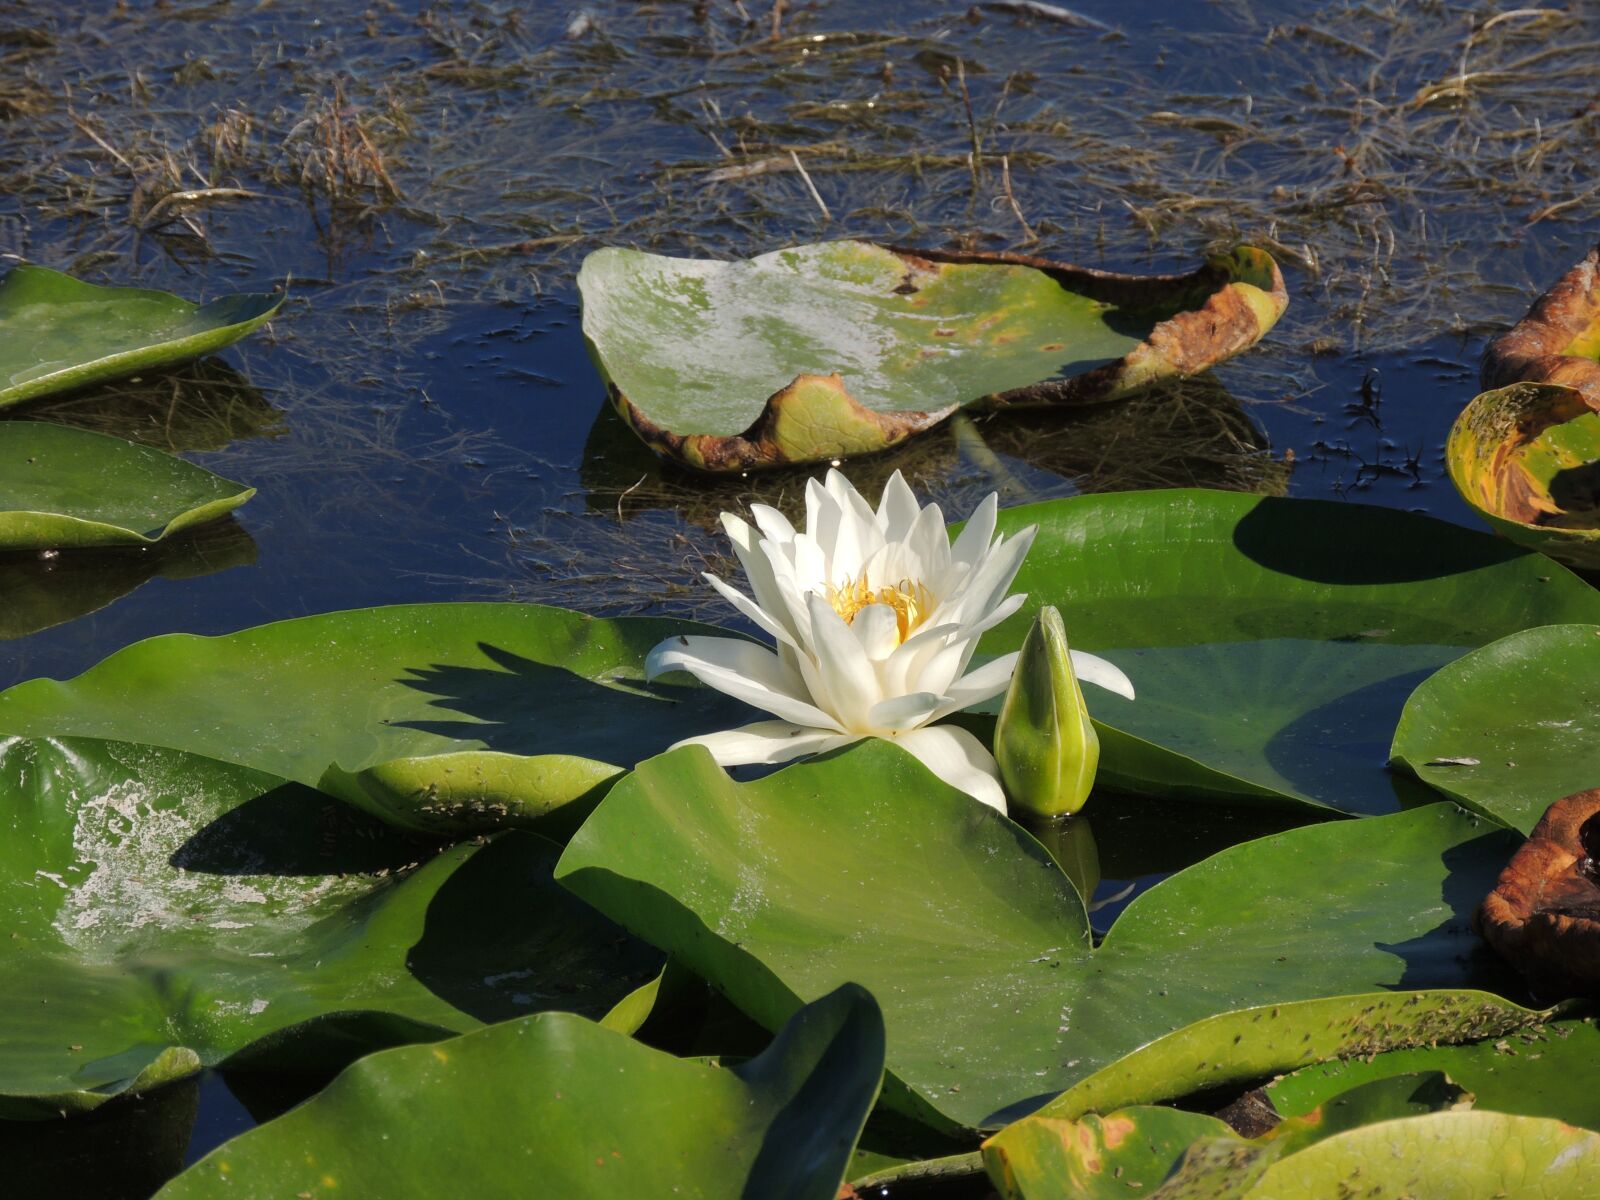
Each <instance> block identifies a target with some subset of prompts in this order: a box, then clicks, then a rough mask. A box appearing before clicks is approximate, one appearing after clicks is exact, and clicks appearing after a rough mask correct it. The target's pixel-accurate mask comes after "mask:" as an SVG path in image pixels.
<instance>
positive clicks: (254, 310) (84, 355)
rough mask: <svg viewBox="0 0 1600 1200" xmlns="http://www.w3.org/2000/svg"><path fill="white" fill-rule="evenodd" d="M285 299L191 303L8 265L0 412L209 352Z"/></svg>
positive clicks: (2, 294)
mask: <svg viewBox="0 0 1600 1200" xmlns="http://www.w3.org/2000/svg"><path fill="white" fill-rule="evenodd" d="M283 296H284V294H283V293H282V292H242V293H238V294H235V295H228V296H219V297H217V298H216V299H215V300H211V301H209V302H207V303H205V304H194V303H191V302H190V301H188V300H185V299H183V298H182V297H181V296H174V295H173V294H172V293H171V292H160V291H155V290H153V289H150V288H130V287H101V286H99V285H97V284H92V283H85V282H84V281H83V280H81V279H74V278H73V277H72V276H71V275H65V274H63V273H62V272H60V271H52V270H50V269H49V268H48V267H36V266H32V265H28V264H23V265H21V266H16V267H12V268H11V270H10V271H8V272H7V273H6V275H5V277H4V278H3V279H0V408H4V407H7V406H8V405H12V404H20V403H22V402H23V401H25V400H33V399H36V398H37V397H40V396H48V395H53V394H55V393H57V392H65V391H69V390H71V389H73V388H79V387H83V386H84V385H86V384H91V383H99V382H101V381H102V380H106V379H116V378H118V377H120V376H123V375H132V374H135V373H137V372H139V371H146V370H154V369H156V368H160V367H167V366H171V365H173V364H175V363H180V362H185V361H187V360H189V359H191V358H199V357H200V356H201V355H204V354H210V353H212V352H214V351H216V350H220V349H222V347H224V346H228V345H231V344H232V343H234V342H236V341H238V340H239V339H240V338H242V337H244V336H245V335H246V334H248V333H250V332H252V331H253V330H255V329H257V328H259V327H260V326H261V325H263V324H265V323H266V322H267V321H269V320H271V319H272V317H273V315H274V314H275V313H276V312H277V311H278V308H279V306H280V305H281V304H282V303H283Z"/></svg>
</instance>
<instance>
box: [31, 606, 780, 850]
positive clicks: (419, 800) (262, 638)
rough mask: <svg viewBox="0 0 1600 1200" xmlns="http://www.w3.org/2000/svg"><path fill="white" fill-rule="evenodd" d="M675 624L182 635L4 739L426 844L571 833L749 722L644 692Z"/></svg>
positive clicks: (456, 610) (477, 611) (384, 622)
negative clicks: (326, 797) (471, 835)
mask: <svg viewBox="0 0 1600 1200" xmlns="http://www.w3.org/2000/svg"><path fill="white" fill-rule="evenodd" d="M685 632H707V630H706V629H705V628H704V627H701V626H693V625H687V624H685V623H683V622H678V621H664V620H653V619H646V618H637V619H626V618H625V619H621V620H609V621H608V620H600V619H597V618H593V617H589V616H585V615H584V614H581V613H574V612H568V611H566V610H564V609H557V608H545V607H542V606H539V605H532V604H419V605H402V606H397V607H393V608H374V609H357V610H354V611H350V612H340V613H328V614H325V615H322V616H316V617H304V618H300V619H298V620H292V621H282V622H278V623H276V624H272V625H263V626H259V627H257V628H255V629H247V630H244V631H243V632H241V633H236V634H230V635H228V636H226V637H215V638H213V637H195V636H192V635H189V634H173V635H168V636H164V637H157V638H152V639H150V640H149V641H145V642H140V643H138V644H136V645H133V646H130V647H128V648H127V649H125V650H121V651H119V652H118V653H116V654H113V655H112V656H111V657H110V658H108V659H106V660H105V661H104V662H102V663H100V664H98V665H97V666H95V667H93V668H91V669H90V670H88V671H86V672H85V673H84V674H82V675H80V676H79V677H78V678H77V679H74V680H71V681H69V682H65V683H60V682H57V681H55V680H46V679H39V680H30V681H29V682H27V683H22V684H19V685H17V686H16V687H14V688H11V689H10V690H9V691H7V692H4V693H0V733H12V734H40V735H46V734H57V733H60V734H81V735H85V736H89V737H103V738H114V739H119V740H123V741H132V742H144V743H149V744H151V745H159V746H172V747H175V748H177V749H180V750H189V751H193V752H194V753H197V754H204V755H208V756H210V757H212V758H218V759H221V760H223V761H225V762H234V763H241V764H243V765H245V766H250V767H254V768H256V769H258V770H262V771H267V772H270V773H272V774H275V775H280V776H282V777H284V778H285V779H293V780H296V781H298V782H300V783H304V784H309V785H312V786H316V787H320V788H321V789H322V790H324V791H327V792H330V793H332V794H334V795H337V796H339V797H341V798H343V799H345V800H348V801H350V802H351V803H353V804H356V805H358V806H361V807H363V808H366V809H368V810H370V811H372V812H375V813H377V814H379V815H382V816H384V817H385V818H386V819H389V820H391V821H394V822H396V823H399V824H402V825H406V826H409V827H411V828H415V829H419V830H425V831H433V832H441V833H447V834H457V833H461V832H465V831H471V830H476V829H485V828H497V827H500V826H503V825H506V824H513V825H514V824H530V825H535V826H538V827H540V828H542V829H544V830H545V831H547V832H551V833H556V834H559V833H564V832H566V831H568V830H570V829H571V828H573V827H574V826H576V824H577V823H578V821H579V820H581V819H582V817H583V815H584V814H586V813H587V812H588V810H589V808H591V807H592V806H593V804H594V802H595V801H596V800H597V799H598V797H599V796H600V795H601V794H602V793H603V792H604V791H605V789H606V788H607V787H609V786H610V785H611V783H612V782H614V781H615V780H616V778H617V777H618V776H619V775H620V774H621V773H622V772H623V770H625V769H626V768H627V767H629V766H631V765H632V764H633V762H634V761H635V759H636V758H639V757H644V756H646V755H649V754H653V753H657V752H659V751H661V750H663V749H665V748H666V747H667V746H669V745H671V744H672V743H673V742H674V741H677V740H678V739H679V738H682V737H686V736H688V735H689V734H691V733H699V732H703V731H704V730H706V729H713V728H720V727H724V726H731V725H735V724H739V723H741V722H742V721H743V720H744V719H746V714H747V713H748V711H749V710H748V709H745V708H744V706H742V705H739V704H736V703H735V702H733V701H724V699H723V698H722V697H721V696H720V695H718V694H716V693H712V692H708V691H706V690H705V689H702V688H673V687H670V686H649V687H647V686H646V685H645V684H644V683H643V675H644V669H643V667H644V656H645V654H646V653H647V652H648V651H649V650H650V648H651V647H652V646H653V645H655V644H656V642H658V641H659V640H661V639H662V638H665V637H668V636H670V635H672V634H676V633H685Z"/></svg>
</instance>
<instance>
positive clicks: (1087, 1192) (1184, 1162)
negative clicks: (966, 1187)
mask: <svg viewBox="0 0 1600 1200" xmlns="http://www.w3.org/2000/svg"><path fill="white" fill-rule="evenodd" d="M1471 1104H1472V1098H1471V1097H1470V1096H1468V1095H1466V1094H1465V1093H1463V1091H1462V1090H1461V1089H1460V1088H1459V1087H1458V1086H1456V1085H1455V1084H1454V1083H1452V1082H1450V1081H1449V1080H1447V1079H1446V1078H1445V1076H1444V1075H1443V1074H1442V1073H1440V1072H1437V1071H1433V1072H1426V1073H1421V1074H1415V1075H1401V1076H1395V1077H1392V1078H1388V1079H1382V1080H1378V1081H1376V1082H1371V1083H1366V1084H1363V1085H1361V1086H1359V1087H1355V1088H1352V1089H1350V1090H1349V1091H1345V1092H1342V1093H1340V1094H1339V1095H1336V1096H1333V1097H1330V1098H1329V1099H1328V1100H1327V1101H1326V1103H1325V1104H1324V1105H1323V1106H1322V1107H1321V1108H1319V1109H1317V1110H1316V1111H1314V1112H1311V1113H1307V1114H1306V1115H1304V1116H1299V1117H1294V1118H1291V1119H1289V1120H1286V1121H1284V1122H1282V1123H1281V1124H1279V1125H1278V1126H1276V1127H1275V1128H1273V1129H1272V1130H1270V1131H1269V1132H1267V1133H1265V1134H1263V1135H1261V1136H1260V1137H1257V1138H1253V1139H1246V1138H1243V1137H1240V1136H1239V1135H1238V1134H1236V1133H1234V1132H1233V1130H1231V1129H1229V1128H1228V1127H1227V1126H1226V1125H1224V1124H1223V1123H1222V1122H1221V1121H1218V1120H1216V1119H1215V1118H1213V1117H1207V1116H1202V1115H1200V1114H1198V1113H1189V1112H1182V1111H1178V1110H1174V1109H1168V1108H1130V1109H1123V1110H1120V1111H1118V1112H1114V1113H1109V1114H1107V1115H1105V1116H1103V1117H1101V1116H1088V1117H1084V1118H1083V1119H1082V1120H1080V1121H1077V1122H1070V1121H1060V1120H1054V1119H1048V1118H1041V1117H1029V1118H1027V1119H1026V1120H1023V1121H1020V1122H1018V1123H1017V1124H1016V1125H1013V1126H1011V1127H1009V1128H1007V1129H1006V1130H1004V1131H1002V1132H1001V1133H1000V1134H998V1135H997V1136H996V1137H994V1138H993V1139H991V1140H990V1141H989V1142H988V1143H987V1144H986V1146H985V1149H984V1156H985V1159H986V1161H987V1163H988V1166H989V1171H990V1176H991V1178H992V1179H993V1180H994V1182H995V1184H996V1186H997V1187H998V1188H999V1189H1000V1192H1001V1194H1002V1195H1003V1196H1004V1197H1006V1200H1067V1198H1068V1197H1073V1198H1075V1200H1110V1198H1112V1197H1118V1198H1120V1197H1125V1196H1127V1195H1129V1194H1130V1192H1136V1193H1137V1194H1138V1195H1141V1196H1147V1197H1150V1198H1151V1200H1198V1198H1200V1197H1205V1198H1206V1200H1267V1198H1268V1197H1285V1198H1288V1197H1293V1198H1295V1200H1300V1198H1302V1197H1311V1196H1319V1197H1322V1196H1326V1197H1333V1196H1358V1195H1359V1196H1363V1197H1373V1198H1376V1200H1382V1198H1393V1200H1400V1198H1401V1197H1418V1196H1440V1197H1444V1196H1450V1197H1456V1196H1459V1197H1469V1196H1470V1197H1479V1196H1496V1197H1505V1198H1507V1200H1510V1198H1512V1197H1519V1198H1526V1200H1547V1198H1548V1197H1552V1196H1561V1197H1579V1196H1583V1197H1593V1196H1600V1187H1595V1186H1593V1181H1592V1180H1591V1179H1589V1178H1588V1175H1589V1173H1590V1172H1592V1171H1594V1170H1595V1168H1596V1167H1597V1166H1600V1134H1595V1133H1593V1132H1590V1131H1588V1130H1583V1129H1574V1128H1572V1127H1571V1126H1569V1125H1566V1124H1564V1123H1562V1122H1560V1121H1553V1120H1547V1119H1539V1118H1529V1117H1520V1116H1509V1115H1506V1114H1503V1113H1496V1112H1475V1111H1469V1110H1470V1108H1471Z"/></svg>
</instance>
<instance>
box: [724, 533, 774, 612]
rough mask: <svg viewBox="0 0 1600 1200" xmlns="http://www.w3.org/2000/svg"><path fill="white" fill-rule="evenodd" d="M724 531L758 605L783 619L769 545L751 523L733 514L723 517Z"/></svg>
mask: <svg viewBox="0 0 1600 1200" xmlns="http://www.w3.org/2000/svg"><path fill="white" fill-rule="evenodd" d="M722 529H723V532H725V533H726V534H727V535H728V540H729V541H730V542H732V543H733V553H734V555H735V556H736V557H737V558H738V559H739V565H740V566H742V567H743V568H744V574H745V578H746V579H748V580H749V581H750V591H751V593H752V594H754V596H755V602H756V604H757V605H758V606H759V607H760V608H762V609H764V610H766V611H767V612H769V613H771V614H772V615H773V616H774V617H778V618H779V619H781V614H782V609H781V608H780V607H779V604H780V601H779V596H778V589H777V587H776V585H775V583H774V581H773V577H772V564H771V560H770V559H769V558H768V557H767V554H766V552H765V548H766V544H767V543H766V542H765V541H764V540H763V539H762V538H761V537H760V535H758V534H757V533H756V531H755V530H754V529H752V528H750V526H749V524H748V523H746V522H744V521H742V520H740V519H739V518H738V517H736V516H734V515H733V514H732V513H723V514H722Z"/></svg>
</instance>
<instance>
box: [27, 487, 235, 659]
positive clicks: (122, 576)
mask: <svg viewBox="0 0 1600 1200" xmlns="http://www.w3.org/2000/svg"><path fill="white" fill-rule="evenodd" d="M255 561H256V544H255V541H254V539H252V538H251V536H250V535H249V534H248V533H247V532H245V530H244V529H243V528H242V527H241V526H240V525H239V523H238V522H237V521H236V520H235V519H234V518H232V517H226V518H224V519H222V520H220V521H213V522H211V523H209V524H207V525H205V526H203V527H200V528H197V529H194V530H191V531H188V532H185V533H182V534H179V535H177V536H176V537H172V538H168V539H166V540H163V541H160V542H157V543H156V544H155V545H153V546H126V547H123V546H118V547H104V548H99V549H88V550H84V549H74V550H62V551H53V552H45V553H39V552H37V551H31V550H25V551H12V552H9V553H0V641H13V640H16V639H18V638H24V637H27V636H28V635H29V634H33V633H38V632H39V631H41V630H45V629H50V628H52V627H54V626H57V625H62V624H64V623H66V622H68V621H73V620H76V619H77V618H79V617H82V616H84V615H86V614H88V613H92V612H95V611H97V610H98V609H101V608H104V607H105V606H106V605H108V604H111V603H113V602H115V601H116V600H118V599H120V598H122V597H123V596H126V595H128V594H129V593H130V592H133V591H135V590H136V589H137V588H139V587H141V586H142V585H143V584H145V583H147V582H149V581H150V580H152V579H155V578H162V579H175V580H176V579H195V578H199V577H200V576H203V575H211V574H215V573H216V572H219V571H227V570H231V569H232V568H234V567H244V566H249V565H251V564H253V563H254V562H255Z"/></svg>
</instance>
